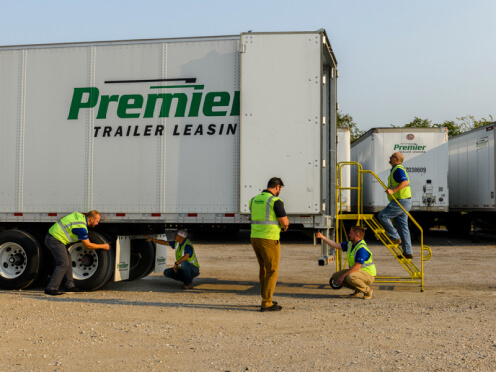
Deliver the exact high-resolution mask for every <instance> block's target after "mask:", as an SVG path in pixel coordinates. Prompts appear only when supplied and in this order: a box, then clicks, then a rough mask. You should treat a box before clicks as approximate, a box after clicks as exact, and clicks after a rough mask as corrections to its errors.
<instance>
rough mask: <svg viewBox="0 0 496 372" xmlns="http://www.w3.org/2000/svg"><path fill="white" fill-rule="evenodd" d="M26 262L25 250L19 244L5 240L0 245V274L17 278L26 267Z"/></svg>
mask: <svg viewBox="0 0 496 372" xmlns="http://www.w3.org/2000/svg"><path fill="white" fill-rule="evenodd" d="M27 262H28V259H27V256H26V252H25V251H24V249H23V248H22V247H21V246H20V245H19V244H16V243H13V242H7V243H4V244H2V245H1V246H0V263H1V264H0V276H2V277H4V278H8V279H15V278H18V277H19V276H21V275H22V273H23V272H24V270H25V269H26V265H27Z"/></svg>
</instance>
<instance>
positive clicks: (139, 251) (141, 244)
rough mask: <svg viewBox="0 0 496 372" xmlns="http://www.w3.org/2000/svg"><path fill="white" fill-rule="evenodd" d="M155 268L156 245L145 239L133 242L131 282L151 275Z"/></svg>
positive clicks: (130, 270)
mask: <svg viewBox="0 0 496 372" xmlns="http://www.w3.org/2000/svg"><path fill="white" fill-rule="evenodd" d="M154 268H155V244H154V243H153V242H147V241H146V240H143V239H133V240H131V265H130V269H129V280H138V279H141V278H144V277H145V276H147V275H149V274H150V273H151V272H152V271H153V270H154Z"/></svg>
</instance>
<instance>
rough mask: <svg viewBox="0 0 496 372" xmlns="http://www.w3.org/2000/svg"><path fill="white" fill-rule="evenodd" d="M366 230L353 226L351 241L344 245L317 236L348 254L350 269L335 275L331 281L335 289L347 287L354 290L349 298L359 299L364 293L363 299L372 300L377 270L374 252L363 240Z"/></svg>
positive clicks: (320, 235)
mask: <svg viewBox="0 0 496 372" xmlns="http://www.w3.org/2000/svg"><path fill="white" fill-rule="evenodd" d="M364 235H365V230H364V228H363V227H360V226H353V227H352V228H351V229H350V233H349V234H348V237H349V238H350V240H349V241H348V242H344V243H336V242H335V241H333V240H331V239H328V238H326V237H325V236H324V235H322V234H321V233H320V232H318V233H315V236H316V237H317V238H319V239H322V240H323V241H324V242H326V243H327V244H328V245H330V246H331V247H333V248H336V249H341V250H342V251H344V252H347V253H346V259H347V261H348V265H349V268H348V269H345V270H340V271H338V272H336V273H334V274H333V275H332V277H331V279H330V281H329V284H330V285H331V287H332V288H333V289H339V288H341V287H346V288H350V289H353V290H354V292H353V293H352V294H350V296H349V297H359V296H360V295H361V294H362V293H363V298H364V299H366V300H370V299H371V298H372V292H373V291H372V288H370V285H371V284H372V283H373V282H374V280H375V275H376V269H375V265H374V263H373V260H372V252H371V251H370V250H369V248H368V247H367V243H365V241H364V240H363V236H364Z"/></svg>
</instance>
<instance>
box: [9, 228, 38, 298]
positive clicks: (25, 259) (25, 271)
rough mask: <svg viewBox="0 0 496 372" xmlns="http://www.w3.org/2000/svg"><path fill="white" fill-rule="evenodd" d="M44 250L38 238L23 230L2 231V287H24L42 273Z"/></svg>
mask: <svg viewBox="0 0 496 372" xmlns="http://www.w3.org/2000/svg"><path fill="white" fill-rule="evenodd" d="M44 254H45V252H44V250H43V247H42V245H41V244H40V243H39V242H38V240H37V239H36V238H35V237H34V236H33V235H31V234H29V233H27V232H25V231H21V230H7V231H3V232H1V233H0V288H1V289H24V288H27V287H29V286H30V285H31V284H33V283H34V282H35V281H36V280H37V279H38V278H39V276H40V274H41V271H42V270H40V269H41V267H42V264H43V258H44Z"/></svg>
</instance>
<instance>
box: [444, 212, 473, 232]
mask: <svg viewBox="0 0 496 372" xmlns="http://www.w3.org/2000/svg"><path fill="white" fill-rule="evenodd" d="M446 227H447V228H448V232H449V233H450V234H453V235H455V236H458V237H461V238H468V237H469V236H470V231H471V230H472V218H471V216H470V215H469V214H462V213H452V214H450V216H449V219H448V223H447V226H446Z"/></svg>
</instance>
